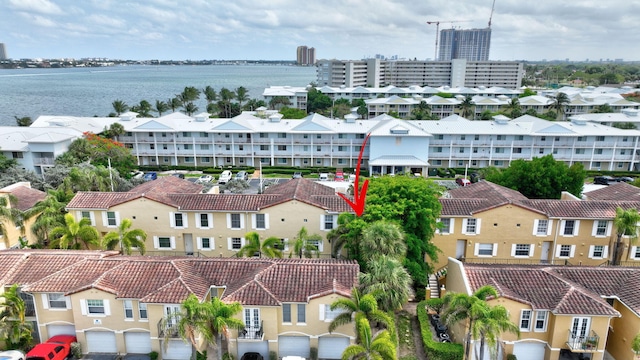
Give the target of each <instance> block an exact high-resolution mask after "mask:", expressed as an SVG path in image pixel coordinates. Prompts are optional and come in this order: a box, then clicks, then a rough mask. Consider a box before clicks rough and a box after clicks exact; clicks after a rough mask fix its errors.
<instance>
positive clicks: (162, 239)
mask: <svg viewBox="0 0 640 360" xmlns="http://www.w3.org/2000/svg"><path fill="white" fill-rule="evenodd" d="M158 249H171V238H170V237H167V236H159V237H158Z"/></svg>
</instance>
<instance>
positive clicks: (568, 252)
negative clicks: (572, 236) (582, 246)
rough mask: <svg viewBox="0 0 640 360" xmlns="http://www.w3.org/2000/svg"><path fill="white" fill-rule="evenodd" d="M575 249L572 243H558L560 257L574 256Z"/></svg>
mask: <svg viewBox="0 0 640 360" xmlns="http://www.w3.org/2000/svg"><path fill="white" fill-rule="evenodd" d="M573 249H574V247H573V246H572V245H558V257H560V258H569V257H573Z"/></svg>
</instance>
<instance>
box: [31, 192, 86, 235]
mask: <svg viewBox="0 0 640 360" xmlns="http://www.w3.org/2000/svg"><path fill="white" fill-rule="evenodd" d="M73 196H74V194H73V193H72V192H67V191H65V190H63V189H59V190H53V189H51V190H47V196H46V197H45V198H44V199H43V200H41V201H38V202H37V203H36V204H35V205H34V206H33V207H32V208H31V209H29V210H27V211H25V212H24V214H23V216H24V219H31V218H34V217H35V221H34V222H33V224H32V225H31V231H32V232H33V233H34V234H35V235H36V236H37V238H38V242H39V243H45V244H48V243H49V239H50V238H49V233H50V232H51V230H52V229H53V228H55V227H56V226H59V225H62V224H64V215H65V214H66V213H67V210H66V207H67V204H68V203H69V201H71V199H73Z"/></svg>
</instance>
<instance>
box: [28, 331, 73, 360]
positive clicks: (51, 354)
mask: <svg viewBox="0 0 640 360" xmlns="http://www.w3.org/2000/svg"><path fill="white" fill-rule="evenodd" d="M76 341H77V339H76V337H75V336H73V335H56V336H54V337H52V338H50V339H49V340H47V341H46V342H44V343H42V344H38V345H36V346H34V348H33V349H31V351H29V352H28V353H27V357H26V360H64V359H66V358H67V357H68V356H69V353H70V352H71V343H74V342H76Z"/></svg>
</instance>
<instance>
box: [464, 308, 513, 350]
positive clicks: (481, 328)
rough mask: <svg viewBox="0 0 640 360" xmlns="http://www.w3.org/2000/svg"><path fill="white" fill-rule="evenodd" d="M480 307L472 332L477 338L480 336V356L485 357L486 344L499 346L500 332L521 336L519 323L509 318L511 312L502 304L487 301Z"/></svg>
mask: <svg viewBox="0 0 640 360" xmlns="http://www.w3.org/2000/svg"><path fill="white" fill-rule="evenodd" d="M480 304H484V307H482V306H480V307H478V308H479V309H480V311H479V313H478V317H477V318H476V320H475V321H474V323H473V328H472V329H471V333H472V335H473V337H474V338H475V339H477V338H480V358H479V360H483V359H484V346H485V343H486V344H487V345H488V346H497V345H498V339H499V337H500V334H502V333H505V332H510V333H514V334H517V335H518V336H520V329H519V328H518V325H516V324H514V323H513V322H512V321H511V319H510V318H509V312H508V311H507V309H506V308H505V307H504V306H502V305H497V306H490V305H489V304H487V303H480Z"/></svg>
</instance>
